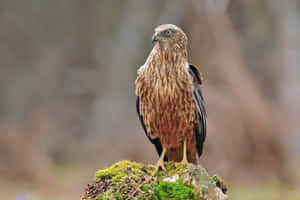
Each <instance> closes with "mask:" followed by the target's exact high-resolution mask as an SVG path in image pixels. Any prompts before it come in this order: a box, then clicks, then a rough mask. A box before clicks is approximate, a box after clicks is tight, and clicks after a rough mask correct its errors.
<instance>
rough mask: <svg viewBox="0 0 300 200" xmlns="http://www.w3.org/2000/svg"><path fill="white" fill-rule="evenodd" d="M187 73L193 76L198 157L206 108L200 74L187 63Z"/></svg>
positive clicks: (204, 127)
mask: <svg viewBox="0 0 300 200" xmlns="http://www.w3.org/2000/svg"><path fill="white" fill-rule="evenodd" d="M188 70H189V73H190V75H191V76H192V77H193V84H194V98H195V101H196V105H197V109H198V115H199V121H198V123H196V124H195V134H196V145H197V151H198V155H199V157H200V156H201V154H202V150H203V143H204V141H205V138H206V110H205V106H204V99H203V96H202V92H201V88H200V84H201V83H202V79H201V74H200V73H199V71H198V70H197V68H196V67H194V66H193V65H189V68H188Z"/></svg>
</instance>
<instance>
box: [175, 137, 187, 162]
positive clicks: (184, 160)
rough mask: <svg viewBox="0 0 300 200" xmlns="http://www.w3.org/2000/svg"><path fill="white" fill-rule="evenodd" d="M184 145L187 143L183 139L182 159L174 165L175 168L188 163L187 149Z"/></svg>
mask: <svg viewBox="0 0 300 200" xmlns="http://www.w3.org/2000/svg"><path fill="white" fill-rule="evenodd" d="M186 143H187V141H186V139H184V141H183V159H182V161H181V162H179V163H176V165H177V166H178V165H187V164H188V163H189V161H188V160H187V147H186V145H187V144H186Z"/></svg>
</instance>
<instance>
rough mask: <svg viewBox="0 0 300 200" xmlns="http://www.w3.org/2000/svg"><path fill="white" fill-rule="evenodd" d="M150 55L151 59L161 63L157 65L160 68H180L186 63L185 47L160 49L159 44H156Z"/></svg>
mask: <svg viewBox="0 0 300 200" xmlns="http://www.w3.org/2000/svg"><path fill="white" fill-rule="evenodd" d="M152 55H153V56H151V57H152V59H153V60H159V61H161V63H159V64H160V65H162V66H164V65H166V66H168V67H172V66H182V65H184V64H185V63H187V49H186V47H182V48H162V47H161V46H160V45H159V44H157V45H155V47H154V48H153V50H152Z"/></svg>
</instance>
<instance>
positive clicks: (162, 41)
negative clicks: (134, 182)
mask: <svg viewBox="0 0 300 200" xmlns="http://www.w3.org/2000/svg"><path fill="white" fill-rule="evenodd" d="M152 41H153V43H154V47H153V49H152V51H151V53H150V55H149V56H148V58H147V60H146V62H145V64H144V65H143V66H141V67H140V68H139V69H138V76H137V79H136V81H135V84H136V95H137V98H136V108H137V113H138V116H139V119H140V121H141V123H142V126H143V128H144V131H145V133H146V135H147V137H148V139H149V140H150V141H151V142H152V143H153V144H154V145H155V148H156V150H157V153H158V154H159V156H160V158H159V160H158V162H157V165H156V168H155V171H154V174H155V173H156V172H157V171H158V170H159V168H160V167H161V168H162V169H165V167H164V161H171V160H173V161H175V162H180V161H181V162H180V164H187V163H188V162H192V163H196V161H197V157H200V156H201V154H202V149H203V143H204V140H205V137H206V111H205V107H204V100H203V96H202V93H201V89H200V84H201V83H202V77H201V74H200V73H199V71H198V70H197V68H196V67H194V66H193V65H190V64H189V63H188V60H187V36H186V34H185V33H184V32H183V31H182V30H181V29H180V28H179V27H177V26H175V25H172V24H164V25H160V26H158V27H157V28H155V33H154V35H153V37H152Z"/></svg>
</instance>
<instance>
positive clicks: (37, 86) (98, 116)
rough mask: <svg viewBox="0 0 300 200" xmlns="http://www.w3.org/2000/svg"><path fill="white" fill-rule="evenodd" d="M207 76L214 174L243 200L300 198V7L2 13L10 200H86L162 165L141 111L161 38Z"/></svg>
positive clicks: (240, 1) (56, 1)
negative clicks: (116, 166) (140, 92)
mask: <svg viewBox="0 0 300 200" xmlns="http://www.w3.org/2000/svg"><path fill="white" fill-rule="evenodd" d="M163 23H173V24H176V25H179V26H180V27H182V28H183V30H184V31H185V32H186V33H187V35H188V37H189V59H190V62H191V63H193V64H194V65H196V66H197V67H198V68H199V69H200V70H201V72H202V73H203V76H204V81H205V82H204V85H203V93H204V97H205V100H206V106H207V113H208V135H207V140H206V144H205V147H204V155H203V157H202V165H203V166H205V167H206V168H207V169H208V171H209V172H210V173H211V174H214V173H216V174H218V175H220V176H222V177H223V178H224V179H225V180H226V181H227V184H228V186H229V190H230V191H229V193H230V194H231V197H232V198H231V199H247V198H249V199H300V192H299V191H300V186H299V180H300V179H299V174H300V160H299V153H300V134H299V132H300V125H299V124H300V123H299V122H300V121H299V120H300V103H299V102H300V37H299V35H300V2H299V1H297V0H288V1H282V0H252V1H248V0H218V1H217V0H201V1H200V0H187V1H182V0H151V1H149V0H114V1H110V0H98V1H92V0H90V1H83V0H72V1H70V0H65V1H61V0H44V1H36V0H27V1H17V0H0V27H1V28H0V65H1V67H0V198H1V199H17V200H31V199H41V200H44V199H45V200H47V199H63V200H68V199H79V197H80V194H81V193H82V192H83V188H84V186H85V184H86V183H88V182H89V181H90V180H91V179H92V177H93V175H94V172H95V171H96V170H97V169H99V168H102V167H105V166H109V165H111V164H112V163H114V162H116V161H119V160H123V159H129V160H135V161H138V162H144V163H152V164H153V163H155V162H156V160H157V158H158V157H157V155H156V152H155V150H154V147H153V146H152V145H151V144H150V143H149V142H148V140H147V138H146V137H145V135H144V133H143V131H142V128H141V126H140V122H139V121H138V118H137V116H136V112H135V90H134V87H135V86H134V80H135V78H136V70H137V69H138V68H139V67H140V66H141V65H143V64H144V62H145V60H146V58H147V56H148V54H149V52H150V51H151V48H152V44H151V36H152V34H153V29H154V27H155V26H157V25H159V24H163Z"/></svg>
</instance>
